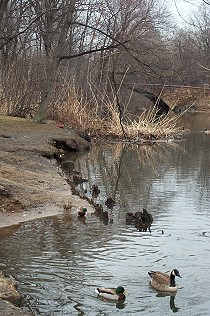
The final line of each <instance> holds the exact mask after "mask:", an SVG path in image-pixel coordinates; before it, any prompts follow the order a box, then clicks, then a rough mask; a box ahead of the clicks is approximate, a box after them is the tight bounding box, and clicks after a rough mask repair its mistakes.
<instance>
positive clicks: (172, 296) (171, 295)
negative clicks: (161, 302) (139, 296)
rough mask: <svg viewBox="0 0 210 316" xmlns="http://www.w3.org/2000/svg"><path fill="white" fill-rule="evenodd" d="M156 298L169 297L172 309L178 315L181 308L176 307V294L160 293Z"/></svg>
mask: <svg viewBox="0 0 210 316" xmlns="http://www.w3.org/2000/svg"><path fill="white" fill-rule="evenodd" d="M156 296H157V297H168V296H169V298H170V300H169V305H170V309H171V310H172V312H173V313H177V312H178V311H179V309H180V308H178V307H176V305H175V296H176V294H174V293H158V294H157V295H156Z"/></svg>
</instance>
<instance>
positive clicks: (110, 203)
mask: <svg viewBox="0 0 210 316" xmlns="http://www.w3.org/2000/svg"><path fill="white" fill-rule="evenodd" d="M105 205H106V206H107V207H108V208H113V206H114V205H115V201H114V199H113V198H111V197H108V198H107V199H106V201H105Z"/></svg>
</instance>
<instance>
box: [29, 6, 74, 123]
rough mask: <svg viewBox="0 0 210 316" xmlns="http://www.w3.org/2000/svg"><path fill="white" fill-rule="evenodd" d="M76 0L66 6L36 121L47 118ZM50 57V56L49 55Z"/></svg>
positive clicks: (40, 121) (42, 121) (41, 121)
mask: <svg viewBox="0 0 210 316" xmlns="http://www.w3.org/2000/svg"><path fill="white" fill-rule="evenodd" d="M75 2H76V0H71V1H70V3H69V4H68V5H67V6H66V10H65V11H66V15H65V16H64V17H63V19H64V22H63V25H62V28H61V30H60V35H59V39H58V41H57V44H56V47H55V50H54V52H52V54H51V56H52V61H51V63H50V64H49V67H47V79H46V82H45V86H44V92H43V94H42V97H41V101H40V104H39V107H38V112H37V114H36V115H35V117H34V120H35V122H38V123H44V122H45V121H46V119H47V110H48V106H49V101H50V95H51V92H52V89H53V84H54V80H55V78H56V75H57V71H58V67H59V64H60V61H61V57H60V56H61V54H62V53H63V51H64V49H65V41H66V37H67V34H68V32H69V29H70V26H71V24H72V20H73V13H74V10H75ZM67 3H68V1H67ZM49 58H50V57H49Z"/></svg>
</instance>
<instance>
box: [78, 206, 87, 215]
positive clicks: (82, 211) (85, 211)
mask: <svg viewBox="0 0 210 316" xmlns="http://www.w3.org/2000/svg"><path fill="white" fill-rule="evenodd" d="M86 213H87V209H86V207H82V206H80V207H79V209H78V211H77V214H78V216H80V217H84V216H86Z"/></svg>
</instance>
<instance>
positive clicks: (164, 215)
mask: <svg viewBox="0 0 210 316" xmlns="http://www.w3.org/2000/svg"><path fill="white" fill-rule="evenodd" d="M203 120H204V118H202V119H200V118H196V119H193V120H191V123H186V124H191V126H190V127H193V129H194V132H192V133H190V134H188V135H187V136H185V137H184V139H185V140H184V141H183V142H173V143H164V144H162V143H161V144H156V145H152V146H141V147H135V146H133V147H132V146H126V145H125V146H121V145H114V146H108V145H106V146H101V147H100V146H94V147H93V148H92V150H91V151H90V152H89V153H85V154H82V155H80V157H79V159H77V160H76V162H75V166H74V170H77V171H79V172H80V173H81V174H82V176H83V177H84V178H88V179H89V181H88V182H86V183H82V184H80V185H79V186H78V188H79V189H80V190H87V192H88V194H89V191H90V187H91V186H92V185H93V184H97V185H98V187H99V188H100V190H101V193H100V195H99V197H98V198H97V202H99V203H101V204H102V205H103V206H104V209H106V206H105V205H104V202H105V200H106V198H107V197H108V196H112V197H114V198H115V201H116V205H115V206H114V207H113V209H107V210H108V212H109V216H110V217H112V218H113V222H108V223H105V222H104V221H102V220H100V218H99V217H97V216H96V215H94V214H93V215H92V216H91V215H90V216H88V217H87V219H86V221H81V220H78V219H77V216H76V214H75V215H74V214H73V215H69V214H66V215H64V216H60V217H54V218H48V219H42V220H37V221H33V222H29V223H26V224H23V225H21V226H20V227H13V228H11V229H7V230H0V243H1V244H0V245H1V247H0V270H3V271H5V272H6V273H8V274H12V275H13V276H14V277H15V278H16V279H17V280H18V281H19V282H20V285H19V290H20V291H21V292H22V293H23V294H24V296H25V298H26V301H27V302H28V303H27V304H28V306H29V307H30V308H31V310H32V311H33V312H34V314H35V315H46V316H48V315H49V316H50V315H52V316H53V315H56V316H62V315H90V316H94V315H104V316H105V315H144V316H147V315H154V316H156V315H157V316H159V315H171V314H172V313H175V312H177V314H178V315H180V316H182V315H185V316H188V315H193V316H198V315H199V316H205V315H210V312H209V310H210V300H209V293H210V276H209V271H210V264H209V262H210V246H209V245H210V229H209V220H210V168H209V167H210V150H209V149H210V135H205V134H204V133H201V132H198V130H199V129H203V127H202V122H203ZM187 122H188V121H187ZM192 123H193V124H192ZM188 127H189V126H188ZM209 127H210V123H209V126H207V128H209ZM143 207H145V208H146V209H147V210H148V211H149V212H150V213H151V214H152V216H153V218H154V221H153V224H152V226H151V233H150V232H141V231H138V229H136V228H135V227H134V226H131V225H126V212H137V211H138V210H142V208H143ZM162 230H163V232H164V234H162ZM203 232H206V233H203ZM172 268H177V269H179V271H180V274H181V275H182V279H179V280H177V281H178V287H179V289H178V292H177V294H176V296H175V297H173V296H172V297H170V296H167V295H160V294H159V293H158V292H157V291H155V290H154V289H152V288H151V286H150V284H149V277H148V274H147V272H148V271H149V270H151V269H153V270H156V269H158V270H162V271H169V270H171V269H172ZM117 285H123V286H124V287H125V288H126V290H127V292H128V295H127V298H126V301H125V303H124V304H116V303H114V302H104V301H101V300H100V299H98V298H97V297H96V294H95V292H94V289H95V287H97V286H109V287H110V286H112V287H115V286H117Z"/></svg>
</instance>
